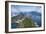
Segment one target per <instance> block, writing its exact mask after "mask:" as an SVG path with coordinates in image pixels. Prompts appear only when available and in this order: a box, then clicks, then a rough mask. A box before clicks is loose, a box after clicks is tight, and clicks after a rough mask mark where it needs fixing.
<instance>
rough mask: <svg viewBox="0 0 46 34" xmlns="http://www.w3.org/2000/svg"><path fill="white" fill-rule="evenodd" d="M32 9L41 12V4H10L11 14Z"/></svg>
mask: <svg viewBox="0 0 46 34" xmlns="http://www.w3.org/2000/svg"><path fill="white" fill-rule="evenodd" d="M32 11H35V12H39V13H41V6H26V5H11V13H12V14H13V15H14V13H19V12H32Z"/></svg>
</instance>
